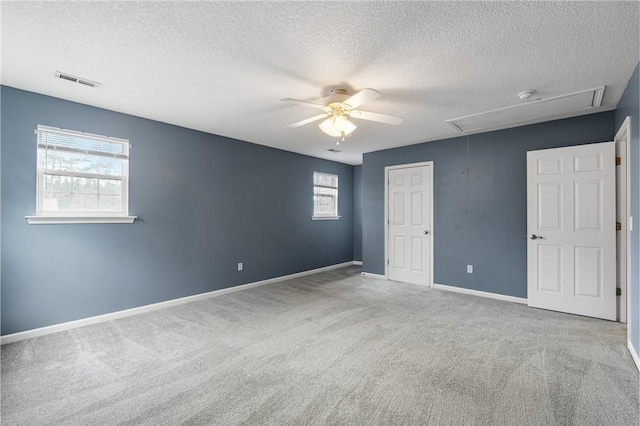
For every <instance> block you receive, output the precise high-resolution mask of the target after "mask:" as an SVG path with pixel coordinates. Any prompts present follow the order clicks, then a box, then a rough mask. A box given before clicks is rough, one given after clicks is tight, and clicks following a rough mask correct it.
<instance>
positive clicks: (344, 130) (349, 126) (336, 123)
mask: <svg viewBox="0 0 640 426" xmlns="http://www.w3.org/2000/svg"><path fill="white" fill-rule="evenodd" d="M318 127H319V128H320V130H322V131H323V132H324V133H326V134H327V135H329V136H333V137H334V138H339V137H344V136H347V135H348V134H350V133H351V132H353V131H354V130H355V129H356V128H357V127H358V126H356V125H355V124H353V123H352V122H350V121H349V119H347V117H345V116H344V115H332V116H331V117H329V118H327V119H326V120H324V121H323V122H322V123H320V124H318Z"/></svg>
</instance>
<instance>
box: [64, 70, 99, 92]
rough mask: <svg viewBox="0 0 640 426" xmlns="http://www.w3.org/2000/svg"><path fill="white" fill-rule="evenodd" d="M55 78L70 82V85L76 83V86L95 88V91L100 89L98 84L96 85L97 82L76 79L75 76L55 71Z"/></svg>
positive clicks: (80, 78)
mask: <svg viewBox="0 0 640 426" xmlns="http://www.w3.org/2000/svg"><path fill="white" fill-rule="evenodd" d="M56 77H57V78H61V79H63V80H67V81H70V82H72V83H78V84H83V85H85V86H89V87H95V88H96V89H97V88H98V87H100V83H98V82H97V81H92V80H89V79H86V78H82V77H76V76H75V75H71V74H67V73H64V72H60V71H56Z"/></svg>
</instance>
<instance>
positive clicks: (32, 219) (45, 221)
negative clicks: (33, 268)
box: [25, 216, 138, 225]
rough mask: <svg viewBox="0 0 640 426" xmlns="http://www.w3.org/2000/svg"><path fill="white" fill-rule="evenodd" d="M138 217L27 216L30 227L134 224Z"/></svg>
mask: <svg viewBox="0 0 640 426" xmlns="http://www.w3.org/2000/svg"><path fill="white" fill-rule="evenodd" d="M137 218H138V216H25V219H27V222H29V224H30V225H56V224H69V223H133V221H135V220H136V219H137Z"/></svg>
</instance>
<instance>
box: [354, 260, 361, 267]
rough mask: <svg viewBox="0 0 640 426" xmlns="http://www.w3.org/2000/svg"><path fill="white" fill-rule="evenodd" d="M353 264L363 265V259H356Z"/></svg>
mask: <svg viewBox="0 0 640 426" xmlns="http://www.w3.org/2000/svg"><path fill="white" fill-rule="evenodd" d="M353 264H354V265H360V266H362V261H361V260H354V261H353Z"/></svg>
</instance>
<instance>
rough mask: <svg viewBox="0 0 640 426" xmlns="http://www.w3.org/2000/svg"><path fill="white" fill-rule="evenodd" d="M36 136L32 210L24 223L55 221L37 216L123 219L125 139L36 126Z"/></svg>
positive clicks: (126, 173) (125, 209)
mask: <svg viewBox="0 0 640 426" xmlns="http://www.w3.org/2000/svg"><path fill="white" fill-rule="evenodd" d="M37 135H38V159H37V161H38V167H37V168H38V182H37V190H36V192H37V198H36V210H37V211H36V216H35V217H34V216H29V217H28V219H29V222H30V223H54V222H55V223H58V222H56V221H53V222H45V221H43V220H38V218H39V217H48V218H51V217H54V218H55V217H66V218H83V217H85V218H93V219H95V218H97V217H100V218H110V217H113V218H122V217H126V218H129V217H128V216H127V214H128V192H129V141H128V140H125V139H117V138H110V137H106V136H99V135H92V134H89V133H82V132H76V131H73V130H63V129H57V128H54V127H47V126H38V129H37ZM31 219H34V220H33V221H32V220H31ZM130 219H135V218H133V217H132V218H130ZM66 222H67V223H68V222H73V221H66ZM80 222H82V221H80ZM91 222H96V220H92V221H91ZM105 222H110V221H109V220H106V221H105ZM115 222H133V220H115Z"/></svg>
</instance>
